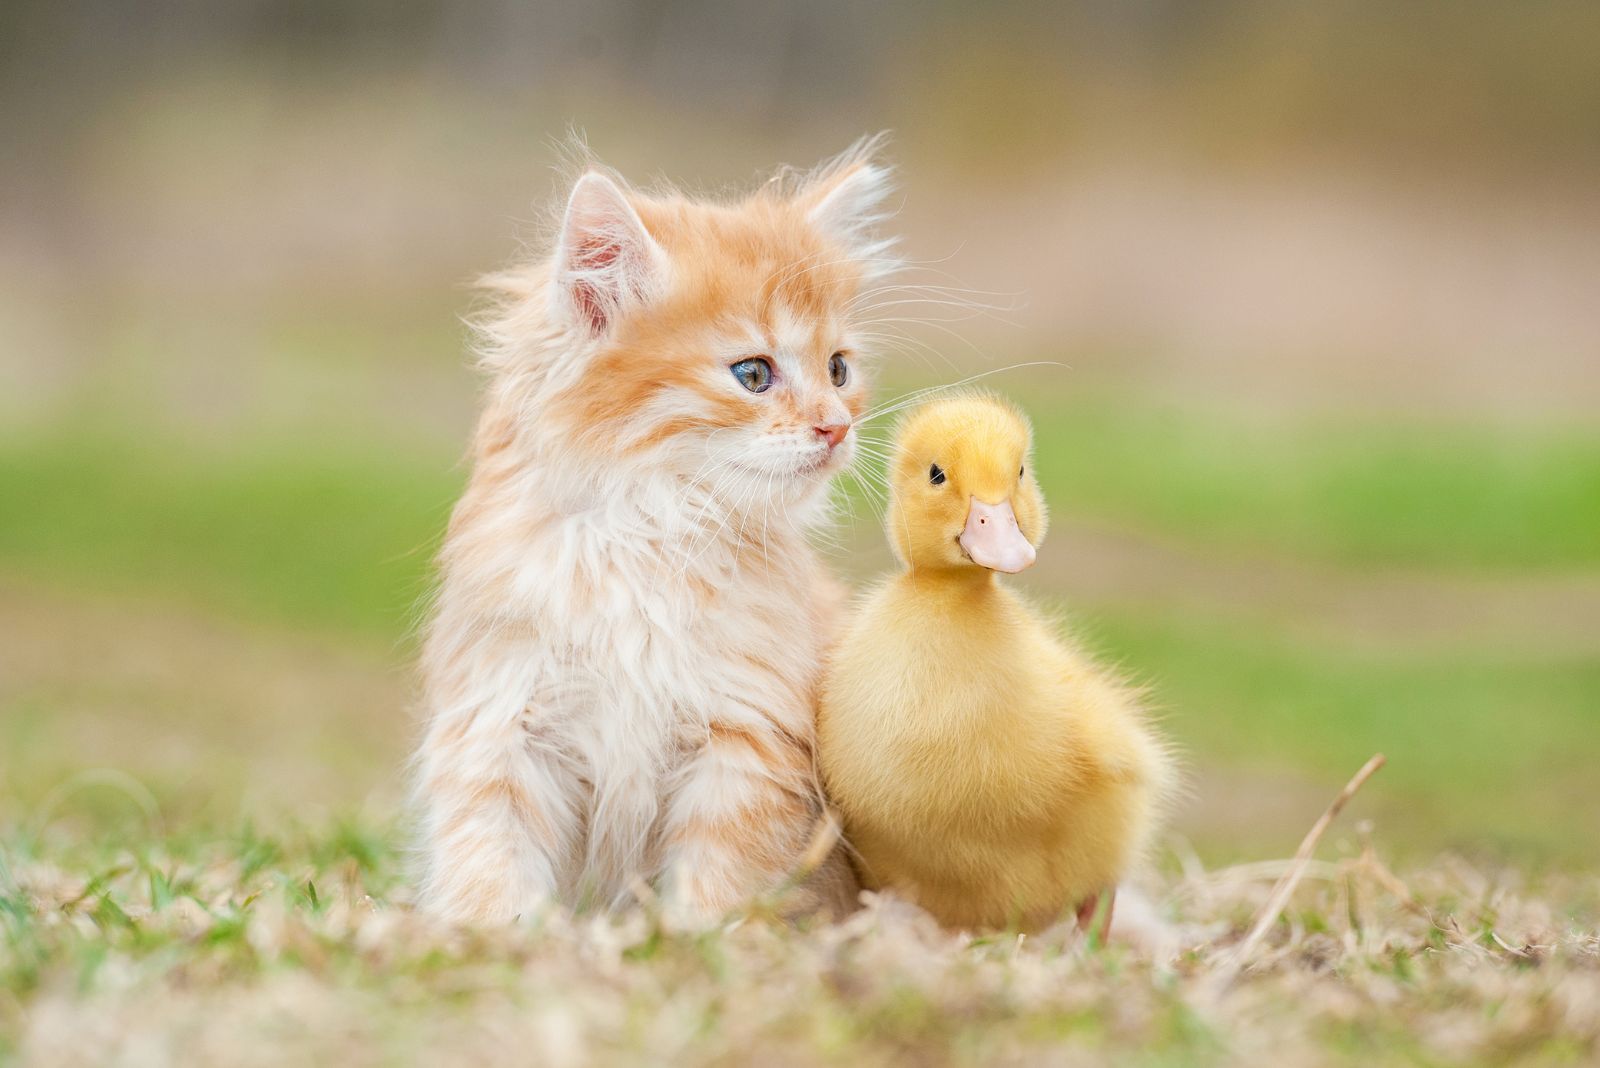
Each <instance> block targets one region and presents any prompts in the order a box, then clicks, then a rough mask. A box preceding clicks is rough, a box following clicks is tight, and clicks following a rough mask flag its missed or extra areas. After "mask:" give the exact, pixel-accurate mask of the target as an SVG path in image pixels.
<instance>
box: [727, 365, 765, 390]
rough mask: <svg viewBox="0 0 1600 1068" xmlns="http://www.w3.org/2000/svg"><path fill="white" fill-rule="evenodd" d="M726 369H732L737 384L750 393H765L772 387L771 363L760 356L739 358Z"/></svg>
mask: <svg viewBox="0 0 1600 1068" xmlns="http://www.w3.org/2000/svg"><path fill="white" fill-rule="evenodd" d="M728 370H730V371H732V372H733V377H735V378H737V379H738V380H739V384H740V385H741V386H743V387H744V388H745V389H748V390H749V391H750V392H751V393H765V392H766V391H767V390H769V389H771V388H772V364H770V363H768V362H767V361H766V360H764V359H762V358H761V357H760V356H752V357H750V358H749V359H748V360H740V361H739V362H738V363H736V364H734V365H733V366H732V367H730V368H728Z"/></svg>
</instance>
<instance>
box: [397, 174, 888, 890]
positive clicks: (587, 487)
mask: <svg viewBox="0 0 1600 1068" xmlns="http://www.w3.org/2000/svg"><path fill="white" fill-rule="evenodd" d="M869 147H870V146H866V147H860V148H857V149H855V150H852V151H851V152H849V153H846V154H845V155H844V156H842V157H840V158H839V159H837V160H835V161H833V162H832V163H831V164H828V165H826V166H824V167H823V168H821V169H820V170H818V171H817V172H814V173H813V174H811V175H809V176H803V177H800V178H784V177H780V178H777V179H774V180H773V181H772V182H769V183H768V184H767V185H766V186H765V187H764V188H762V189H761V190H760V191H758V192H756V193H755V194H753V195H751V196H750V197H748V198H747V199H745V200H743V201H741V202H738V203H731V204H727V203H711V202H706V201H702V200H696V199H690V198H688V197H685V196H682V195H679V194H676V193H667V194H664V195H648V196H647V195H644V194H641V193H638V192H635V191H633V190H630V189H629V188H628V187H627V186H625V185H624V184H623V183H622V182H621V181H620V180H619V179H617V178H616V177H615V176H614V175H611V174H609V173H608V172H605V171H603V170H600V169H598V168H590V169H589V170H588V171H587V172H586V173H584V174H583V175H582V177H580V178H579V179H578V180H577V183H576V184H575V185H574V187H573V189H572V192H571V196H570V198H569V200H568V201H567V204H566V209H565V213H564V215H563V217H562V221H561V225H560V230H559V236H558V237H557V239H556V242H555V248H554V250H553V251H552V252H551V254H550V255H549V256H548V258H547V259H545V260H542V261H540V262H536V263H533V264H531V265H528V266H526V267H524V268H520V269H517V270H513V271H511V272H508V273H506V274H504V275H501V276H498V277H496V278H494V279H492V280H491V282H492V284H493V286H494V287H495V288H496V289H497V290H498V291H499V293H500V295H501V300H500V302H499V305H498V309H497V311H496V313H495V314H494V316H493V318H492V319H491V321H489V322H487V323H486V324H485V325H484V327H483V329H482V335H483V338H484V341H483V344H482V346H481V362H482V365H483V367H484V369H485V370H486V372H487V374H488V378H489V383H488V391H487V396H486V399H485V402H484V408H483V414H482V417H481V419H480V421H479V424H478V428H477V433H476V438H475V442H474V446H473V470H472V477H471V480H470V482H469V484H468V486H467V489H466V492H465V493H464V494H463V495H462V498H461V500H460V502H459V503H458V504H457V506H456V509H455V513H454V515H453V516H452V518H451V521H450V527H449V533H448V536H447V538H446V541H445V545H444V549H443V551H442V554H441V558H440V564H441V571H442V581H441V586H440V590H439V594H438V599H437V603H436V606H435V608H434V612H433V618H432V621H431V625H430V627H429V630H428V635H427V640H426V645H425V649H424V654H423V673H424V681H425V686H426V695H427V701H428V705H429V712H430V718H429V722H428V727H427V731H426V736H425V738H424V740H423V742H422V745H421V748H420V750H419V752H418V754H417V757H416V763H417V770H418V789H419V793H420V798H419V800H420V809H421V821H422V822H421V831H422V845H423V850H424V854H425V855H424V861H425V870H424V874H423V879H422V885H421V895H422V902H423V904H424V907H426V908H429V909H431V910H432V911H434V912H436V913H438V914H441V915H443V916H445V917H448V918H451V919H454V920H461V921H503V920H509V919H511V918H513V917H515V916H517V915H519V914H525V913H527V912H529V911H530V910H531V909H532V908H533V907H535V906H536V905H537V904H539V903H540V902H542V901H546V900H549V899H555V900H559V901H562V902H566V903H569V904H582V903H589V902H593V903H597V904H599V905H602V906H610V905H613V904H615V903H617V902H619V901H621V900H622V899H624V898H626V897H627V895H628V894H629V889H630V886H631V885H634V882H633V881H634V880H635V879H643V880H645V881H646V882H651V883H655V884H656V885H658V886H659V887H660V888H661V890H662V892H663V893H664V895H665V896H666V898H667V900H668V901H669V903H671V904H672V905H674V906H676V907H677V908H678V909H680V910H682V911H683V912H684V913H686V914H688V915H691V916H693V917H696V918H701V919H706V918H713V917H716V916H719V915H721V914H723V913H724V912H725V911H726V910H728V909H730V908H732V907H735V906H737V905H738V904H740V903H741V902H743V901H744V900H746V899H748V897H749V896H750V895H752V894H754V893H757V892H760V891H762V890H764V889H766V888H769V887H771V886H773V885H774V884H776V883H777V882H779V881H780V880H781V879H783V878H784V877H785V876H786V875H787V874H788V873H790V872H791V870H792V869H793V868H794V866H795V864H796V862H797V860H798V859H799V856H800V854H801V853H802V851H803V850H804V849H805V846H806V844H807V842H808V840H809V838H810V835H811V833H812V830H813V827H814V826H815V825H816V822H817V820H818V816H819V811H820V802H819V798H818V796H817V793H816V787H815V785H814V777H813V772H812V743H813V726H814V722H813V721H814V707H815V706H814V699H815V688H816V684H817V676H818V671H819V666H820V664H821V662H822V657H823V651H824V644H825V627H826V624H827V622H828V617H829V615H830V613H829V603H830V601H831V600H832V593H831V580H830V579H829V578H828V576H827V575H826V574H825V573H824V571H823V569H822V568H821V566H820V565H819V563H818V561H817V560H816V559H815V557H814V555H813V553H812V551H811V549H810V547H809V546H808V545H807V541H806V537H805V530H806V528H807V527H808V525H811V524H813V523H815V522H816V521H817V520H818V519H819V518H820V517H821V516H822V514H823V512H824V503H825V502H824V497H825V488H826V485H827V483H828V480H829V478H830V476H831V475H832V474H833V473H834V472H836V471H837V470H839V469H840V467H842V466H843V465H844V464H845V463H846V462H847V461H848V459H849V457H850V455H851V453H852V450H853V448H854V439H855V433H854V429H853V425H852V424H853V422H854V420H855V419H856V418H857V417H858V416H859V415H860V414H861V412H862V409H863V406H864V403H865V397H866V382H865V376H864V374H863V370H864V368H863V366H862V348H863V345H864V344H865V340H866V339H865V338H864V337H862V336H860V334H859V333H858V332H857V331H864V330H865V327H864V326H860V325H858V324H856V323H854V322H853V321H852V319H853V317H852V312H853V307H854V306H855V305H856V304H857V302H858V299H859V298H860V297H861V296H862V294H863V283H864V282H865V281H867V280H868V279H870V278H872V277H875V276H877V275H879V274H881V273H883V272H884V271H886V270H887V269H888V268H889V261H888V260H887V258H886V253H887V248H888V243H887V242H884V241H882V240H880V239H879V238H878V237H877V236H876V234H875V224H876V223H877V222H878V221H879V220H880V218H881V205H882V203H883V200H884V197H885V195H886V194H887V192H888V189H889V184H888V174H887V172H886V171H885V170H884V169H883V168H882V167H880V166H878V165H875V164H874V163H873V162H872V161H871V159H870V153H869V150H868V149H869Z"/></svg>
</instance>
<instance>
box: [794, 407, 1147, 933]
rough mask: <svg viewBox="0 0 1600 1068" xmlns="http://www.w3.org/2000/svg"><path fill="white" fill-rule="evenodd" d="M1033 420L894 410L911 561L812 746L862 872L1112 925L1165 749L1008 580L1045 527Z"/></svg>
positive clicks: (1001, 907)
mask: <svg viewBox="0 0 1600 1068" xmlns="http://www.w3.org/2000/svg"><path fill="white" fill-rule="evenodd" d="M1031 437H1032V431H1031V428H1030V426H1029V425H1028V422H1027V420H1026V418H1025V417H1024V416H1023V415H1022V414H1021V413H1020V412H1018V411H1017V410H1016V409H1015V408H1013V407H1012V406H1011V405H1009V404H1007V403H1005V402H1003V401H1000V400H998V399H996V398H993V397H987V396H963V397H956V398H952V399H945V400H938V401H934V402H933V403H931V404H927V405H925V406H923V407H921V408H919V409H918V410H917V411H915V412H913V413H912V414H911V415H910V416H909V417H908V418H906V419H905V420H904V422H903V423H902V424H901V426H900V429H899V433H898V441H897V443H896V447H895V451H894V458H893V460H892V467H891V469H890V472H889V476H890V478H889V480H890V502H889V515H888V527H889V535H890V539H891V541H892V543H893V545H894V549H895V551H896V554H897V555H898V557H899V558H900V561H901V562H902V563H903V564H904V565H905V570H904V571H903V572H901V573H900V574H897V575H895V576H893V577H891V578H889V579H888V580H886V581H885V582H884V583H882V584H881V585H879V586H878V587H876V588H875V589H873V590H872V591H871V592H870V593H869V594H867V595H866V597H865V599H864V600H863V601H862V602H861V603H860V604H859V605H858V606H857V607H856V608H855V610H854V615H853V617H852V619H851V620H850V622H849V624H848V626H847V628H846V630H845V632H844V635H843V637H842V640H841V641H840V642H839V643H838V646H837V648H836V652H835V653H834V656H833V659H832V662H831V664H830V666H829V670H828V673H827V676H826V678H825V680H824V682H823V687H822V699H821V705H820V709H819V713H818V719H817V734H818V756H819V761H820V765H821V770H822V777H823V782H824V785H825V786H826V788H827V791H828V795H829V797H830V799H831V800H832V802H833V804H834V805H835V806H836V807H837V809H838V810H839V812H840V814H841V816H842V817H843V820H844V826H845V833H846V835H847V836H848V838H849V841H850V843H851V844H852V846H853V847H854V849H855V851H856V855H857V858H858V861H859V864H860V868H861V875H862V880H863V882H864V883H865V884H866V885H867V886H868V887H869V888H875V889H876V888H891V889H894V890H896V891H899V892H901V893H902V894H904V895H906V896H908V897H910V898H911V899H913V900H914V901H916V902H917V903H918V904H919V905H921V906H922V907H923V908H925V909H927V910H928V911H929V912H931V913H932V914H933V915H934V916H935V917H937V918H938V919H939V920H940V922H942V923H944V924H947V925H949V926H953V927H990V928H995V927H1006V926H1009V925H1018V926H1020V927H1023V928H1038V927H1043V926H1046V925H1048V924H1050V923H1052V922H1054V921H1055V920H1057V919H1058V918H1060V917H1061V916H1062V915H1063V914H1064V913H1065V912H1066V911H1067V910H1069V909H1074V910H1076V911H1077V914H1078V922H1079V926H1080V927H1086V926H1087V924H1088V922H1089V919H1090V917H1092V916H1094V915H1096V914H1098V915H1099V916H1100V921H1099V922H1100V924H1101V926H1100V933H1101V935H1102V937H1103V936H1104V934H1105V933H1106V931H1107V929H1108V928H1109V925H1110V906H1111V903H1112V898H1113V897H1114V895H1115V891H1116V887H1117V884H1118V882H1119V881H1120V880H1122V879H1123V877H1124V876H1125V875H1126V874H1127V872H1128V869H1129V866H1130V865H1131V864H1132V863H1133V861H1134V860H1135V858H1136V857H1137V856H1138V855H1139V853H1140V851H1141V849H1142V848H1143V847H1144V845H1145V843H1146V841H1147V840H1148V838H1149V836H1150V833H1151V830H1152V827H1153V825H1154V823H1155V820H1156V817H1157V813H1158V809H1159V805H1160V800H1161V798H1162V796H1163V794H1164V793H1165V791H1166V789H1167V787H1168V784H1169V783H1170V782H1171V780H1172V776H1173V772H1172V762H1171V758H1170V756H1169V755H1168V753H1167V750H1166V749H1165V747H1164V746H1163V745H1162V743H1161V742H1160V741H1159V740H1158V739H1157V737H1156V736H1155V735H1154V734H1153V733H1152V731H1151V729H1150V727H1149V726H1148V725H1147V724H1146V723H1145V720H1144V716H1143V713H1142V711H1141V709H1140V707H1139V704H1138V701H1137V700H1136V698H1135V695H1134V693H1133V692H1132V691H1131V690H1129V689H1128V688H1127V687H1126V686H1125V685H1123V684H1122V683H1121V682H1119V681H1118V680H1116V679H1115V678H1113V677H1112V676H1111V675H1109V674H1108V673H1107V672H1106V671H1104V670H1103V669H1102V668H1100V667H1099V666H1097V665H1096V664H1094V663H1093V662H1092V661H1091V660H1090V659H1089V658H1088V657H1087V656H1085V655H1084V654H1083V653H1082V652H1080V651H1079V650H1077V649H1075V648H1073V647H1072V646H1071V645H1069V644H1068V643H1066V642H1065V641H1063V640H1062V639H1061V638H1060V637H1059V636H1058V635H1057V634H1056V633H1055V632H1054V630H1053V628H1052V627H1051V626H1050V625H1049V624H1047V623H1046V622H1045V621H1044V620H1043V619H1041V618H1040V617H1039V616H1038V615H1037V614H1036V613H1035V612H1034V611H1033V610H1032V609H1030V608H1029V607H1028V605H1027V604H1025V603H1024V602H1023V601H1022V600H1021V598H1019V597H1018V596H1017V595H1016V594H1014V593H1013V592H1011V591H1010V590H1009V589H1007V588H1006V587H1005V586H1004V585H1002V584H1001V583H999V582H998V581H996V579H995V572H997V571H1003V572H1017V571H1021V570H1023V569H1024V568H1026V567H1028V566H1030V565H1031V564H1032V563H1033V561H1034V556H1035V550H1036V547H1037V546H1038V544H1039V542H1040V541H1041V540H1042V539H1043V537H1044V531H1045V509H1044V501H1043V498H1042V497H1041V495H1040V492H1039V487H1038V483H1037V482H1036V481H1035V480H1034V478H1033V476H1032V474H1031V464H1030V462H1029V450H1030V445H1031ZM1102 895H1104V896H1105V899H1104V901H1103V903H1102V901H1101V898H1102ZM1097 910H1098V911H1097Z"/></svg>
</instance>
